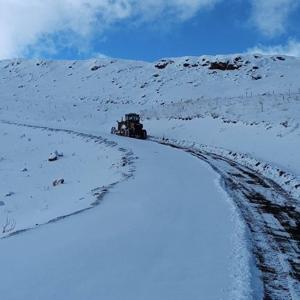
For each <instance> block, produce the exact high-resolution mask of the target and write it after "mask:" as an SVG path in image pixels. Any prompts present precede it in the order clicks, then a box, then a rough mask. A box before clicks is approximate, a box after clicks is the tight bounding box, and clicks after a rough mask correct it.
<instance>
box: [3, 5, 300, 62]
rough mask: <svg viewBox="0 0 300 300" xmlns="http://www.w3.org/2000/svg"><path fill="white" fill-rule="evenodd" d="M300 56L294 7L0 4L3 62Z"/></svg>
mask: <svg viewBox="0 0 300 300" xmlns="http://www.w3.org/2000/svg"><path fill="white" fill-rule="evenodd" d="M247 51H250V52H253V51H254V52H261V53H283V54H288V55H296V56H300V1H299V0H165V1H163V0H143V1H138V0H91V1H88V0H43V1H42V0H28V1H26V2H25V1H21V0H19V1H18V0H0V59H3V58H13V57H26V58H47V59H83V58H91V57H101V56H109V57H118V58H126V59H138V60H147V61H153V60H157V59H159V58H161V57H173V56H185V55H202V54H227V53H243V52H247Z"/></svg>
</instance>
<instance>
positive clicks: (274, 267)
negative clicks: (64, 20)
mask: <svg viewBox="0 0 300 300" xmlns="http://www.w3.org/2000/svg"><path fill="white" fill-rule="evenodd" d="M299 70H300V58H294V57H287V56H279V55H277V56H276V55H275V56H262V55H238V54H237V55H231V56H216V57H212V56H201V57H183V58H170V59H169V58H168V59H162V60H160V61H157V62H153V63H148V62H135V61H125V60H117V59H95V60H88V61H42V60H21V59H18V60H10V61H1V62H0V121H1V123H0V130H1V131H0V139H1V140H0V143H1V148H0V176H1V182H0V221H1V222H2V227H1V228H2V229H3V228H4V229H5V228H8V230H6V231H5V230H4V231H3V230H2V236H7V235H11V234H12V233H14V232H19V233H21V234H18V235H16V236H13V237H9V238H5V239H3V240H0V243H2V247H0V254H1V255H0V258H1V266H2V269H3V270H4V271H2V272H4V273H2V274H1V273H0V275H1V276H3V277H4V275H5V274H7V272H8V271H7V270H9V269H10V268H11V267H12V269H13V270H14V273H15V274H18V276H16V277H15V278H14V280H12V277H11V276H6V277H5V280H4V281H3V280H2V283H1V284H0V294H1V295H2V294H4V295H7V297H6V299H21V297H22V296H21V295H23V297H24V295H25V296H26V297H27V298H30V299H34V298H36V299H41V298H42V299H53V297H57V296H60V297H61V298H65V299H83V298H84V297H85V298H86V297H88V298H89V299H99V297H100V298H103V299H184V298H187V299H198V298H200V299H221V298H222V299H260V298H262V297H263V294H264V297H266V298H268V297H269V298H271V299H273V298H274V299H297V297H298V296H300V291H299V287H298V282H299V274H300V265H299V261H298V258H297V255H298V254H297V253H298V252H297V251H298V250H299V247H298V246H299V235H297V232H298V231H297V230H299V226H300V224H299V216H300V206H299V205H298V203H299V199H300V156H299V153H298V152H299V147H300V82H299V78H300V71H299ZM128 112H137V113H141V116H142V118H143V122H144V125H145V127H146V129H147V130H148V133H149V134H150V140H149V141H137V140H134V139H125V138H121V137H116V136H112V135H110V134H109V132H110V128H111V126H115V123H116V120H117V119H120V118H121V117H122V116H123V115H124V113H128ZM155 142H159V143H161V144H158V145H157V144H155ZM166 146H172V147H173V148H174V147H175V148H177V149H172V148H170V147H166ZM55 150H57V151H58V153H57V154H59V153H60V152H63V154H64V155H63V156H62V157H59V158H58V160H57V161H54V162H49V161H48V158H49V155H50V153H51V152H52V153H53V152H54V151H55ZM190 154H191V155H192V156H194V157H191V156H189V155H190ZM199 159H200V160H202V161H204V162H206V163H208V164H209V165H210V167H212V169H213V170H214V171H215V172H217V173H219V175H217V174H216V173H215V172H213V171H212V170H211V168H210V167H207V165H206V164H204V163H203V162H200V161H199ZM60 178H64V180H65V182H64V184H62V185H58V186H54V185H53V181H54V180H55V179H60ZM224 190H225V191H226V192H227V193H225V192H224ZM103 198H105V199H106V200H107V201H104V202H103V203H104V204H103V205H101V206H99V207H96V208H93V210H90V209H89V208H91V207H94V206H95V203H96V204H98V203H99V199H100V200H101V199H103ZM266 203H267V204H266ZM266 207H267V208H266ZM270 207H271V209H269V208H270ZM87 209H88V211H86V210H87ZM83 211H84V212H85V213H82V214H78V213H79V212H83ZM74 214H78V215H76V216H75V217H74ZM65 216H70V217H69V218H66V219H65V218H64V217H65ZM63 218H64V219H63ZM61 219H63V220H62V221H61V222H57V221H59V220H61ZM49 222H51V224H50V225H49V224H47V223H49ZM7 223H8V225H7V226H6V227H4V226H5V225H6V224H7ZM45 223H46V224H47V225H46V226H39V225H41V224H45ZM0 225H1V224H0ZM33 227H34V228H35V230H29V231H27V232H26V233H22V232H20V231H22V230H26V229H30V228H33ZM279 233H280V234H281V236H280V237H281V238H279V236H278V234H279ZM48 237H49V238H48ZM27 240H29V241H30V244H26V243H27V242H26V241H27ZM57 241H58V244H59V245H58V244H56V242H57ZM31 243H33V245H34V249H33V246H32V244H31ZM41 244H42V245H46V247H45V248H43V247H41V246H40V245H41ZM20 245H27V246H26V247H25V248H24V253H26V256H27V257H30V259H31V260H34V259H35V258H36V259H37V261H36V262H35V263H34V264H31V260H29V261H28V262H26V263H22V258H19V257H18V259H17V260H16V259H15V257H16V256H17V251H18V250H17V249H19V247H20ZM0 246H1V245H0ZM11 248H13V249H14V251H12V252H11V251H10V249H11ZM62 249H64V250H65V251H64V254H63V255H62V256H60V254H61V252H62ZM1 251H2V252H1ZM53 253H54V257H52V258H51V260H50V261H51V264H49V263H48V262H47V261H46V260H44V256H47V257H49V256H51V254H53ZM198 255H199V256H198ZM74 261H75V262H78V264H74ZM253 262H255V264H254V263H253ZM52 264H53V266H55V267H52ZM65 266H66V267H65ZM23 267H24V269H23ZM31 267H33V269H34V272H33V273H30V269H31ZM269 270H271V271H270V272H269ZM28 272H29V273H30V276H28V278H26V279H27V280H24V278H25V277H26V276H25V274H26V273H28ZM45 274H47V275H45ZM274 274H275V275H274ZM57 275H58V276H57ZM212 278H213V279H212ZM98 279H99V280H98ZM36 282H38V284H37V283H36ZM99 282H100V284H99ZM16 284H17V285H18V286H19V287H20V288H19V289H16V290H13V286H14V285H16ZM37 287H38V288H37ZM54 291H55V292H54Z"/></svg>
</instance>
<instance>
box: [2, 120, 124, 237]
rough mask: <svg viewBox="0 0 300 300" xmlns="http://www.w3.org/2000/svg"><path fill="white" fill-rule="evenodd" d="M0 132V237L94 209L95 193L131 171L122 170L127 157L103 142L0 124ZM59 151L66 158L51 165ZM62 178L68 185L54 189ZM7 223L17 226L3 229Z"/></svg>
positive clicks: (60, 158)
mask: <svg viewBox="0 0 300 300" xmlns="http://www.w3.org/2000/svg"><path fill="white" fill-rule="evenodd" d="M0 131H1V133H2V134H1V162H0V176H1V181H0V191H1V193H2V195H1V196H4V197H1V200H2V205H1V209H0V226H1V232H0V236H1V237H2V236H6V235H8V234H11V233H13V232H16V231H20V230H23V229H27V228H32V227H35V226H38V225H39V224H44V223H47V222H49V221H50V220H52V219H55V218H57V217H60V216H64V215H68V214H71V213H74V212H76V211H79V210H82V209H84V208H88V207H90V206H91V205H92V203H93V202H95V201H96V197H95V196H94V193H93V190H95V189H97V188H100V189H101V187H106V186H108V185H110V184H112V183H113V182H117V181H120V180H121V179H122V173H123V172H128V167H127V166H125V167H122V166H121V159H122V154H123V153H122V152H119V151H118V150H117V149H116V147H114V148H112V147H109V146H108V145H106V144H105V143H103V142H101V143H100V140H98V141H97V140H96V141H95V140H92V141H87V140H86V139H84V138H82V137H81V138H80V137H79V138H78V137H77V136H76V135H75V134H67V133H65V132H51V131H45V130H43V131H42V130H37V129H32V128H26V127H16V126H13V125H7V124H0ZM95 142H97V143H95ZM56 148H57V149H61V150H63V152H64V153H65V155H64V156H60V157H59V159H58V160H56V161H53V162H50V161H48V156H49V153H50V151H51V150H52V149H56ZM59 154H60V155H61V153H59ZM55 155H56V156H57V154H55ZM61 178H63V179H64V184H63V185H59V186H55V187H54V186H53V184H52V183H53V182H54V181H55V180H59V179H61ZM7 219H9V220H10V222H13V223H15V224H14V226H13V228H12V227H11V226H9V229H10V230H2V228H3V227H4V225H5V224H6V220H7ZM3 231H4V232H3Z"/></svg>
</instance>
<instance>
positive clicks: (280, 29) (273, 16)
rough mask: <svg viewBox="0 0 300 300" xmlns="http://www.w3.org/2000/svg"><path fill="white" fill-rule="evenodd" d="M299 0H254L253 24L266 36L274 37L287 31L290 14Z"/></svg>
mask: <svg viewBox="0 0 300 300" xmlns="http://www.w3.org/2000/svg"><path fill="white" fill-rule="evenodd" d="M298 6H299V1H298V0H252V18H251V21H252V23H253V24H254V25H255V26H256V28H257V29H258V30H260V31H261V32H262V33H263V34H264V35H266V36H268V37H274V36H278V35H281V34H283V33H284V32H285V31H286V28H287V24H288V18H289V16H290V14H291V13H292V12H293V11H294V10H295V9H296V8H297V7H298Z"/></svg>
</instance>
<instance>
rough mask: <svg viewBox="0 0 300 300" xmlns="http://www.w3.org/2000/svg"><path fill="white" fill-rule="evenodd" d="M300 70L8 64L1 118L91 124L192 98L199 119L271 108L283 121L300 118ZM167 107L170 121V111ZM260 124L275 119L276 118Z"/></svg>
mask: <svg viewBox="0 0 300 300" xmlns="http://www.w3.org/2000/svg"><path fill="white" fill-rule="evenodd" d="M299 68H300V59H298V58H293V57H284V56H260V55H249V56H241V55H234V56H230V57H222V56H218V57H210V56H201V57H186V58H177V59H166V60H162V61H159V62H156V63H146V62H135V61H125V60H115V59H102V60H89V61H38V60H31V61H23V60H14V61H2V62H0V96H1V107H0V108H1V110H0V113H1V115H2V116H3V115H5V117H8V116H11V117H18V119H22V120H32V121H33V119H35V120H36V119H38V117H39V118H43V119H45V118H46V119H47V120H53V119H55V120H56V121H60V122H65V121H67V120H69V119H71V120H72V122H76V121H77V122H79V120H80V121H82V122H86V119H89V118H91V117H94V118H96V119H97V118H98V119H100V118H99V114H100V113H101V112H107V114H110V113H111V111H117V110H119V109H120V110H122V111H127V110H128V109H131V108H132V105H134V107H135V108H137V109H138V110H140V109H142V107H143V108H145V107H147V108H155V109H156V108H157V105H159V107H161V108H164V106H165V105H170V104H173V103H175V102H180V103H182V102H185V101H189V102H188V103H187V104H186V105H185V107H186V109H187V110H189V111H190V112H192V114H193V115H195V114H197V113H199V114H203V113H205V112H211V113H212V112H214V113H215V114H225V115H227V116H228V115H230V114H231V113H232V114H233V115H234V116H235V118H238V117H242V116H244V117H245V118H246V119H247V120H249V115H248V114H250V116H251V117H252V118H253V117H255V116H256V115H257V114H261V113H264V115H267V114H268V112H270V110H271V111H272V113H273V114H274V118H276V120H278V122H279V121H280V122H283V121H285V120H286V118H292V119H297V116H298V115H299V112H300V110H299V101H298V102H297V100H299V93H300V88H299V80H298V78H299ZM258 95H259V97H257V96H258ZM233 97H234V98H233ZM212 99H213V100H212ZM273 101H274V104H273ZM191 102H192V103H191ZM250 102H251V105H250V106H248V104H249V103H250ZM287 103H288V104H289V105H286V104H287ZM290 103H291V104H292V105H290ZM192 104H195V105H192ZM191 105H192V107H191ZM139 106H140V107H139ZM178 108H179V109H180V110H181V106H179V107H178ZM178 108H177V112H176V115H178ZM245 108H247V113H245ZM165 110H167V111H168V117H169V116H170V106H168V107H167V108H166V109H165ZM33 111H34V112H36V111H38V112H39V114H36V113H34V114H32V112H33ZM107 114H106V115H107ZM108 117H109V120H111V119H110V115H108ZM259 120H261V121H262V120H266V121H275V120H273V119H272V118H270V117H259ZM100 122H103V118H102V117H101V121H100V120H99V123H100Z"/></svg>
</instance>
